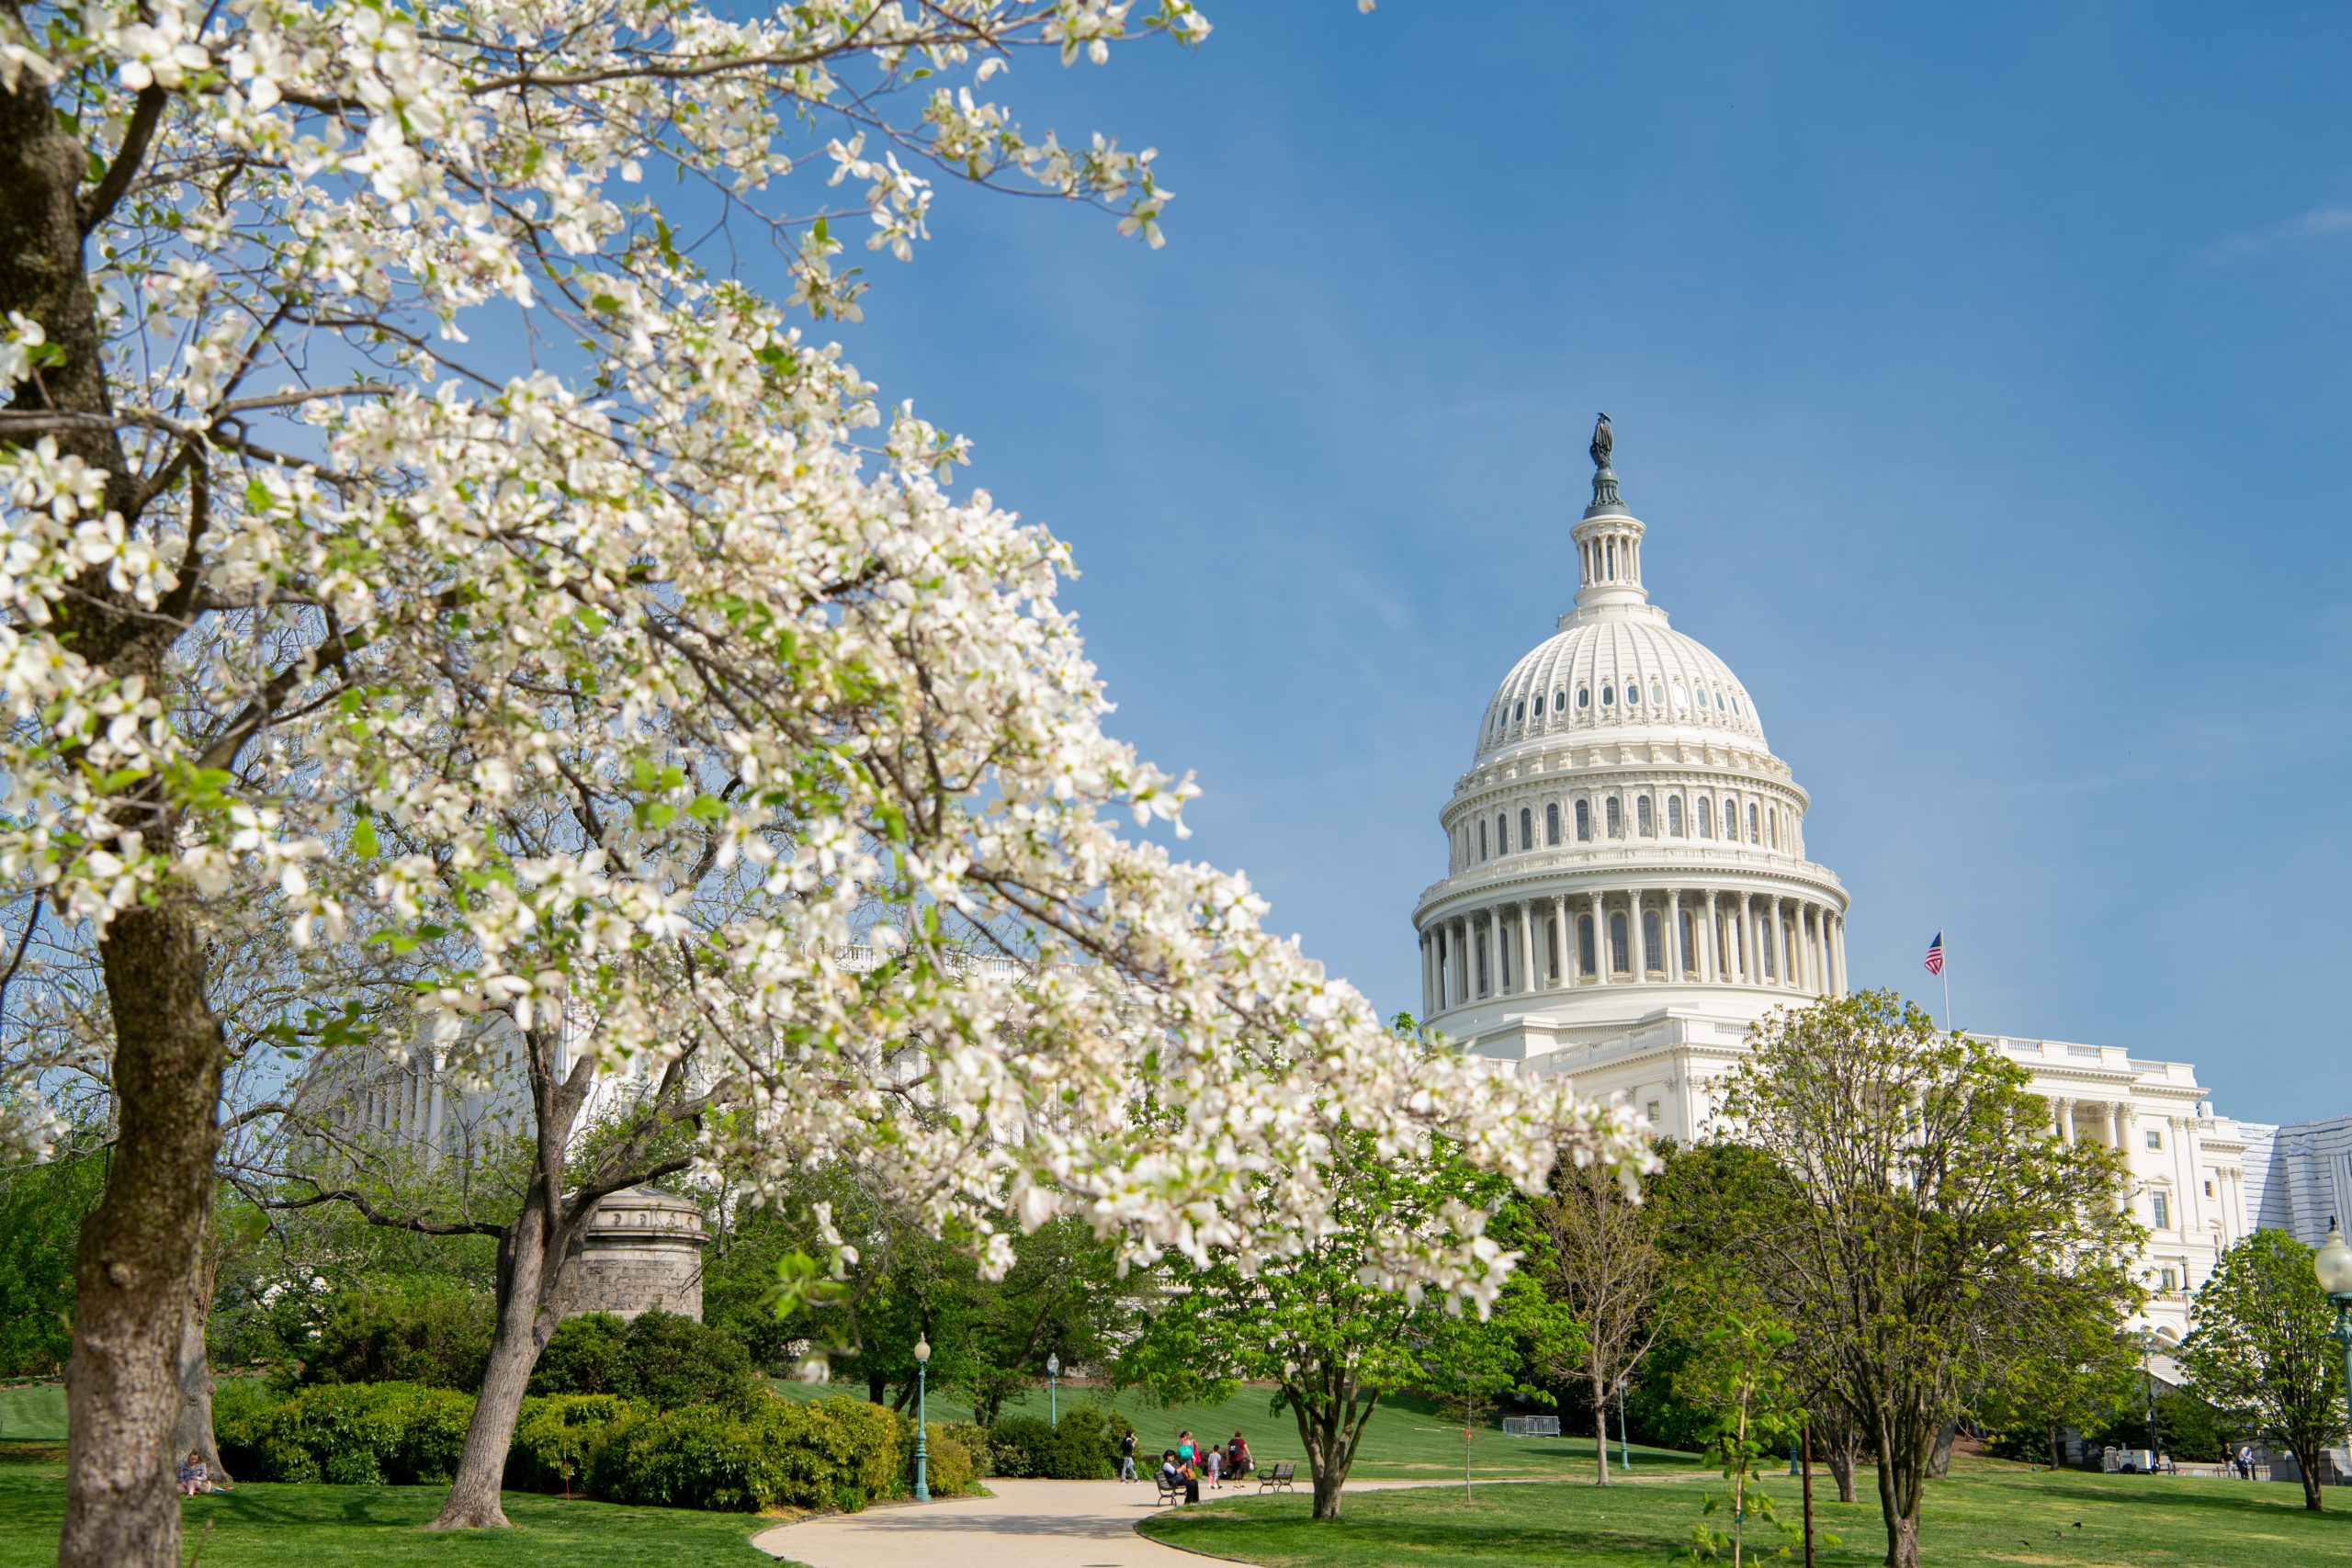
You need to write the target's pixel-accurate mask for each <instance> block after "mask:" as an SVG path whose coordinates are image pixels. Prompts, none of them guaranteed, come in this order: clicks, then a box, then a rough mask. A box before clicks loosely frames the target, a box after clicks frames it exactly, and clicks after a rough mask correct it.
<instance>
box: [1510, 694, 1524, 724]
mask: <svg viewBox="0 0 2352 1568" xmlns="http://www.w3.org/2000/svg"><path fill="white" fill-rule="evenodd" d="M1526 716H1527V704H1526V702H1525V700H1524V699H1522V700H1521V702H1520V704H1519V705H1518V706H1516V707H1514V708H1512V709H1511V710H1510V721H1511V722H1512V723H1513V724H1517V723H1519V722H1520V721H1521V720H1522V719H1524V718H1526Z"/></svg>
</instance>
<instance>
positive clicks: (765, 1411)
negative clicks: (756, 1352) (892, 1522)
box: [590, 1391, 906, 1513]
mask: <svg viewBox="0 0 2352 1568" xmlns="http://www.w3.org/2000/svg"><path fill="white" fill-rule="evenodd" d="M905 1462H906V1454H905V1451H904V1450H903V1448H902V1446H901V1444H900V1442H899V1416H897V1415H895V1414H894V1413H893V1412H891V1411H890V1410H888V1409H886V1408H884V1407H883V1406H881V1405H878V1404H868V1403H866V1402H865V1401H864V1400H857V1399H847V1398H835V1399H827V1400H821V1401H818V1402H815V1403H811V1404H799V1403H796V1402H794V1401H790V1400H786V1399H782V1398H779V1397H777V1396H776V1395H775V1394H772V1393H766V1392H764V1391H762V1392H760V1393H758V1394H757V1395H756V1397H755V1398H754V1399H753V1400H752V1403H751V1405H750V1407H749V1409H748V1411H738V1410H736V1409H732V1408H729V1407H728V1406H724V1405H694V1406H687V1407H684V1408H682V1409H675V1410H645V1411H639V1412H633V1413H632V1414H630V1415H629V1416H626V1417H624V1418H623V1419H622V1420H620V1421H617V1422H616V1423H615V1424H614V1425H613V1426H611V1427H608V1428H606V1429H605V1438H604V1440H603V1442H602V1443H600V1444H598V1445H596V1447H595V1448H594V1451H593V1453H592V1454H591V1456H590V1466H591V1483H592V1485H593V1487H594V1491H595V1493H596V1495H598V1496H600V1497H603V1498H606V1499H608V1500H609V1501H612V1502H616V1503H634V1504H642V1505H656V1506H668V1507H685V1508H726V1509H735V1510H742V1511H749V1510H752V1509H757V1508H764V1507H767V1506H771V1505H773V1504H776V1503H789V1504H792V1505H794V1506H798V1507H803V1508H822V1507H837V1508H841V1509H843V1510H845V1511H849V1512H853V1513H854V1512H855V1511H856V1510H857V1509H859V1508H862V1507H864V1506H865V1505H866V1503H867V1502H869V1501H871V1500H872V1499H874V1498H876V1497H882V1496H888V1495H891V1494H893V1493H894V1492H896V1491H897V1490H898V1489H899V1487H900V1486H902V1485H903V1484H904V1482H903V1481H902V1480H901V1475H902V1467H903V1466H904V1464H905Z"/></svg>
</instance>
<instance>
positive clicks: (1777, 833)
mask: <svg viewBox="0 0 2352 1568" xmlns="http://www.w3.org/2000/svg"><path fill="white" fill-rule="evenodd" d="M1764 820H1765V823H1766V824H1767V825H1768V826H1769V827H1770V829H1772V847H1773V848H1774V849H1776V850H1777V849H1779V848H1780V847H1781V814H1780V813H1779V812H1778V811H1772V812H1768V813H1766V814H1765V818H1764Z"/></svg>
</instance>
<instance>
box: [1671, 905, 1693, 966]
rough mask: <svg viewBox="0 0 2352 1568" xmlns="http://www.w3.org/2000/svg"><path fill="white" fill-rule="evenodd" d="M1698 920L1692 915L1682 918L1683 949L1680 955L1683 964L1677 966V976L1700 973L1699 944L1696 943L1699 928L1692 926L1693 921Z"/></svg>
mask: <svg viewBox="0 0 2352 1568" xmlns="http://www.w3.org/2000/svg"><path fill="white" fill-rule="evenodd" d="M1696 918H1697V917H1695V916H1692V915H1690V914H1685V915H1684V916H1683V917H1682V921H1681V925H1682V930H1681V932H1680V935H1681V949H1680V952H1679V957H1680V958H1681V960H1682V962H1681V963H1680V964H1678V965H1677V966H1676V969H1675V972H1676V973H1677V974H1693V975H1695V974H1697V973H1698V971H1699V944H1698V942H1697V941H1696V937H1697V928H1696V927H1695V926H1694V925H1693V924H1692V921H1693V920H1694V919H1696Z"/></svg>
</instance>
